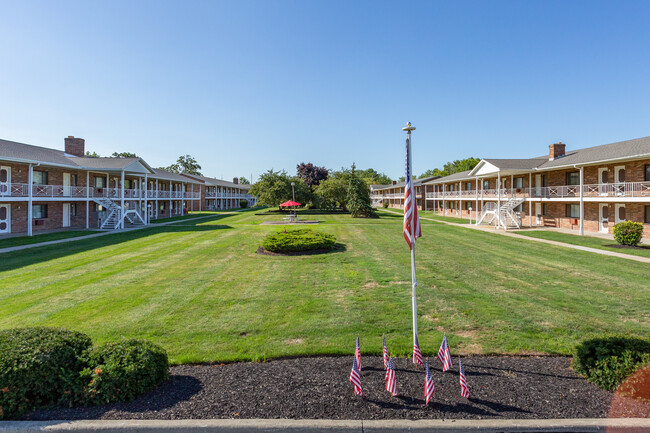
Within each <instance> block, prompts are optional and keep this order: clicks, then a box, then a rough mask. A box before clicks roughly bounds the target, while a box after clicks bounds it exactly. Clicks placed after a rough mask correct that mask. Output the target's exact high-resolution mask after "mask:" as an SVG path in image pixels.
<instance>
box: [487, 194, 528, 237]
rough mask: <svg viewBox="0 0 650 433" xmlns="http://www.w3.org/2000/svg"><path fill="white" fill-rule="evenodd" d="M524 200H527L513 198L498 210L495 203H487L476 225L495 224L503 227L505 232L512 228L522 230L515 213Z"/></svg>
mask: <svg viewBox="0 0 650 433" xmlns="http://www.w3.org/2000/svg"><path fill="white" fill-rule="evenodd" d="M524 200H525V199H523V198H511V199H509V200H508V201H506V202H505V203H503V204H502V205H501V207H500V208H498V209H497V204H496V203H495V202H487V203H485V205H484V206H483V212H481V217H480V218H479V220H478V221H477V223H476V224H477V225H478V224H481V223H483V222H485V223H487V224H492V223H494V225H495V226H497V227H503V229H504V230H507V229H508V228H512V227H516V228H518V229H519V228H521V225H520V224H519V220H518V218H517V217H516V216H515V214H514V213H513V211H514V210H515V208H516V207H517V206H519V205H520V204H522V203H523V202H524Z"/></svg>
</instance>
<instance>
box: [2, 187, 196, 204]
mask: <svg viewBox="0 0 650 433" xmlns="http://www.w3.org/2000/svg"><path fill="white" fill-rule="evenodd" d="M29 188H30V186H29V185H28V184H25V183H12V184H10V185H9V188H8V189H7V191H5V192H4V193H2V192H0V197H24V198H27V197H29ZM31 188H32V197H33V198H34V199H44V198H68V197H69V198H86V197H89V198H96V197H105V198H110V199H113V200H121V198H122V190H121V189H120V188H94V187H85V186H63V185H32V186H31ZM124 198H125V199H144V198H147V199H153V198H167V199H169V198H171V199H184V198H194V199H198V198H201V193H200V192H198V191H195V192H191V191H147V196H146V197H145V191H144V190H142V189H125V190H124Z"/></svg>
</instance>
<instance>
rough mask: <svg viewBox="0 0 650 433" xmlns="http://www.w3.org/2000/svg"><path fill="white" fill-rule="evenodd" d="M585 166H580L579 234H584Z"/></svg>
mask: <svg viewBox="0 0 650 433" xmlns="http://www.w3.org/2000/svg"><path fill="white" fill-rule="evenodd" d="M584 170H585V168H584V167H580V236H584V234H585V197H584V195H585V192H584V186H585V171H584Z"/></svg>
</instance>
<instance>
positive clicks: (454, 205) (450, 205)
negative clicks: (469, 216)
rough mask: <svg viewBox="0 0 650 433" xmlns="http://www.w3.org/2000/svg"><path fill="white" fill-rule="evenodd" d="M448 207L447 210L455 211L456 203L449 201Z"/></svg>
mask: <svg viewBox="0 0 650 433" xmlns="http://www.w3.org/2000/svg"><path fill="white" fill-rule="evenodd" d="M448 207H449V209H456V202H455V201H450V202H449V206H448Z"/></svg>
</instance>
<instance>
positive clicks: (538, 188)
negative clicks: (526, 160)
mask: <svg viewBox="0 0 650 433" xmlns="http://www.w3.org/2000/svg"><path fill="white" fill-rule="evenodd" d="M541 196H542V175H541V174H536V175H535V197H541ZM540 205H541V203H540Z"/></svg>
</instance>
